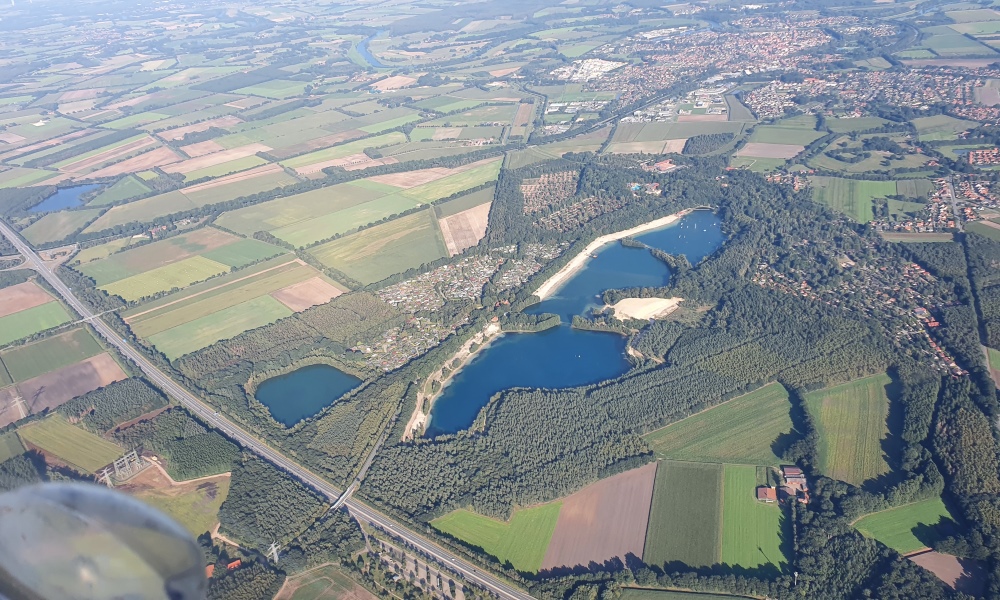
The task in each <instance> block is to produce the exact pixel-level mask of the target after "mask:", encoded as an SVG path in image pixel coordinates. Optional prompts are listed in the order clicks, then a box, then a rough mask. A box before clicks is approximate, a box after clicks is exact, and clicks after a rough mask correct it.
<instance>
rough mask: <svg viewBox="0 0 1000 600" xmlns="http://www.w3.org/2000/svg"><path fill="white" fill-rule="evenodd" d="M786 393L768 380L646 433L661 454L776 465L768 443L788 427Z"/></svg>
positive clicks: (681, 457)
mask: <svg viewBox="0 0 1000 600" xmlns="http://www.w3.org/2000/svg"><path fill="white" fill-rule="evenodd" d="M790 410H791V404H790V403H789V401H788V392H786V391H785V388H783V387H782V386H781V384H778V383H772V384H770V385H767V386H764V387H762V388H760V389H758V390H754V391H753V392H750V393H749V394H745V395H743V396H740V397H739V398H734V399H732V400H730V401H728V402H725V403H723V404H720V405H718V406H715V407H713V408H711V409H709V410H706V411H704V412H701V413H698V414H696V415H693V416H690V417H688V418H686V419H682V420H681V421H678V422H676V423H673V424H671V425H668V426H666V427H664V428H663V429H658V430H656V431H653V432H651V433H648V434H646V435H645V436H644V439H645V440H646V442H647V443H648V444H649V446H650V447H651V448H652V449H653V451H654V452H656V455H657V456H658V457H660V458H672V459H676V460H690V461H701V462H718V463H742V464H749V465H778V464H780V463H781V459H780V458H779V457H778V456H776V455H775V454H774V452H773V450H772V449H771V444H772V443H774V441H775V440H776V439H777V438H778V437H780V436H783V435H786V434H788V433H789V432H790V431H791V430H792V419H791V416H790V414H789V411H790Z"/></svg>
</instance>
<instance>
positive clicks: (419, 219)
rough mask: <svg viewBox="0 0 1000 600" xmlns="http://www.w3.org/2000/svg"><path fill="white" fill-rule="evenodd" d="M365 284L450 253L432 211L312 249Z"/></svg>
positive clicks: (321, 257)
mask: <svg viewBox="0 0 1000 600" xmlns="http://www.w3.org/2000/svg"><path fill="white" fill-rule="evenodd" d="M310 253H311V254H312V255H313V256H315V257H316V258H317V259H318V260H319V261H320V262H321V263H323V264H324V265H327V266H330V267H333V268H334V269H337V270H339V271H342V272H343V273H345V274H347V276H348V277H351V278H353V279H356V280H358V281H359V282H361V283H362V284H364V285H367V284H369V283H375V282H376V281H381V280H383V279H385V278H386V277H388V276H390V275H394V274H396V273H402V272H403V271H406V270H407V269H412V268H414V267H419V266H420V265H422V264H424V263H428V262H431V261H434V260H437V259H439V258H443V257H445V256H447V249H446V248H445V245H444V239H443V238H442V237H441V232H440V230H439V229H438V225H437V221H436V220H435V219H434V215H433V212H432V211H431V210H427V211H421V212H418V213H414V214H412V215H407V216H405V217H402V218H399V219H395V220H393V221H389V222H388V223H384V224H382V225H376V226H375V227H371V228H369V229H365V230H363V231H359V232H358V233H354V234H351V235H349V236H346V237H342V238H340V239H338V240H334V241H332V242H328V243H326V244H323V245H320V246H317V247H315V248H313V249H312V250H310Z"/></svg>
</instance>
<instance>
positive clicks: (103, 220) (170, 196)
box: [85, 171, 297, 233]
mask: <svg viewBox="0 0 1000 600" xmlns="http://www.w3.org/2000/svg"><path fill="white" fill-rule="evenodd" d="M293 183H297V180H296V179H295V178H293V177H292V176H291V175H289V174H287V173H285V172H284V171H278V172H276V173H268V174H266V175H261V176H259V177H254V178H251V179H246V180H243V181H236V182H230V183H227V184H224V185H220V186H218V187H214V188H211V189H205V190H201V191H196V192H191V191H187V192H183V191H173V192H167V193H165V194H159V195H156V196H150V197H149V198H143V199H142V200H135V201H133V202H129V203H128V204H122V205H119V206H115V207H112V208H111V210H109V211H108V212H106V213H104V214H103V215H101V217H100V218H99V219H97V220H96V221H94V222H93V223H91V224H90V225H89V226H88V227H87V229H86V230H85V231H86V232H87V233H91V232H95V231H103V230H105V229H110V228H112V227H115V226H116V225H124V224H126V223H130V222H132V221H139V222H143V223H146V222H149V221H151V220H153V219H155V218H156V217H162V216H164V215H169V214H173V213H177V212H181V211H186V210H191V209H193V208H198V207H201V206H207V205H209V204H217V203H220V202H227V201H229V200H234V199H236V198H239V197H241V196H249V195H251V194H256V193H258V192H266V191H269V190H273V189H275V188H279V187H284V186H286V185H291V184H293Z"/></svg>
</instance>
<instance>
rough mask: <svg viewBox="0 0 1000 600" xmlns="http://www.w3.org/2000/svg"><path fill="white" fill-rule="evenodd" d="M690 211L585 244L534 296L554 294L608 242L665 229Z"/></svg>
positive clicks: (540, 298) (541, 296)
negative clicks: (661, 228)
mask: <svg viewBox="0 0 1000 600" xmlns="http://www.w3.org/2000/svg"><path fill="white" fill-rule="evenodd" d="M692 210H693V209H690V208H686V209H684V210H682V211H680V212H678V213H674V214H672V215H668V216H666V217H661V218H659V219H656V220H654V221H650V222H649V223H644V224H642V225H637V226H635V227H632V228H631V229H625V230H622V231H617V232H615V233H609V234H607V235H602V236H601V237H599V238H597V239H596V240H594V241H592V242H590V243H589V244H587V247H586V248H584V249H583V250H581V251H580V253H579V254H577V255H576V256H574V257H573V258H572V259H570V261H569V262H568V263H566V264H565V265H564V266H563V268H561V269H559V271H558V272H557V273H556V274H555V275H553V276H552V277H549V278H548V279H547V280H545V282H544V283H543V284H542V285H541V286H539V287H538V289H537V290H536V291H535V295H536V296H538V299H539V300H545V299H546V298H548V297H549V296H551V295H552V294H554V293H555V292H556V291H557V290H558V289H559V287H560V286H562V284H564V283H566V282H567V281H568V280H569V279H570V278H571V277H572V276H573V275H574V274H575V273H576V272H577V271H579V270H580V269H581V268H583V265H584V264H586V262H587V259H588V258H590V255H592V254H593V253H594V252H595V251H596V250H597V249H598V248H600V247H601V246H603V245H605V244H607V243H609V242H614V241H617V240H620V239H623V238H627V237H629V236H633V235H635V234H637V233H644V232H646V231H650V230H653V229H659V228H660V227H666V226H667V225H670V224H671V223H674V222H676V221H679V220H680V219H681V217H683V216H685V215H687V214H688V213H689V212H691V211H692Z"/></svg>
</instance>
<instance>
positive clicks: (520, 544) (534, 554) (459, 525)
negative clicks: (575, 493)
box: [431, 502, 562, 573]
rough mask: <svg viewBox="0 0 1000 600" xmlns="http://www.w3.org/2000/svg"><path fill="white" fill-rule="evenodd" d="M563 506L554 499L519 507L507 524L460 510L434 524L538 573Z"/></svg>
mask: <svg viewBox="0 0 1000 600" xmlns="http://www.w3.org/2000/svg"><path fill="white" fill-rule="evenodd" d="M560 508H562V502H551V503H549V504H543V505H542V506H536V507H534V508H526V509H521V510H516V511H514V516H512V517H511V518H510V521H509V522H507V523H504V522H503V521H497V520H495V519H490V518H488V517H483V516H480V515H477V514H476V513H474V512H472V511H468V510H464V509H459V510H454V511H452V512H450V513H448V514H447V515H445V516H443V517H438V518H437V519H434V520H433V521H431V525H432V526H433V527H434V528H435V529H437V530H438V531H441V532H444V533H447V534H448V535H450V536H452V537H455V538H457V539H459V540H462V541H463V542H465V543H467V544H469V545H470V546H475V547H478V548H482V549H483V551H484V552H485V553H486V554H489V555H490V556H495V557H496V558H497V559H499V560H500V562H501V563H503V562H507V561H510V563H511V564H512V565H513V566H514V568H515V569H517V570H518V571H522V572H527V573H536V572H538V569H540V568H541V566H542V560H543V559H544V558H545V551H546V550H547V549H548V547H549V540H551V539H552V533H553V532H554V531H555V529H556V521H557V520H558V519H559V509H560Z"/></svg>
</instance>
